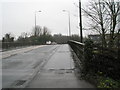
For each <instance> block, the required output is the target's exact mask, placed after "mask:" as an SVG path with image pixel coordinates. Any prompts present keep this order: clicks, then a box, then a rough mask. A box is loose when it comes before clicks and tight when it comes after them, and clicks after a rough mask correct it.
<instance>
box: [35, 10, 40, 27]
mask: <svg viewBox="0 0 120 90" xmlns="http://www.w3.org/2000/svg"><path fill="white" fill-rule="evenodd" d="M37 12H41V11H35V29H36V13H37Z"/></svg>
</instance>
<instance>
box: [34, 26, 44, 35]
mask: <svg viewBox="0 0 120 90" xmlns="http://www.w3.org/2000/svg"><path fill="white" fill-rule="evenodd" d="M41 34H42V28H41V27H40V26H38V25H37V26H36V27H35V28H34V29H33V36H40V35H41Z"/></svg>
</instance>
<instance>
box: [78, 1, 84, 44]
mask: <svg viewBox="0 0 120 90" xmlns="http://www.w3.org/2000/svg"><path fill="white" fill-rule="evenodd" d="M79 15H80V23H79V25H80V42H81V43H82V42H83V35H82V15H81V0H79Z"/></svg>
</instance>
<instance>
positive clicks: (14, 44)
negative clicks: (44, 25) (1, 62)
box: [0, 42, 39, 49]
mask: <svg viewBox="0 0 120 90" xmlns="http://www.w3.org/2000/svg"><path fill="white" fill-rule="evenodd" d="M38 44H39V43H25V42H21V43H20V42H1V43H0V45H1V48H2V49H9V48H16V47H22V46H31V45H38Z"/></svg>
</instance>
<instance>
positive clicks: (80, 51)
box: [68, 40, 85, 67]
mask: <svg viewBox="0 0 120 90" xmlns="http://www.w3.org/2000/svg"><path fill="white" fill-rule="evenodd" d="M68 44H69V45H70V46H71V48H72V49H73V51H74V52H75V54H76V55H77V57H78V58H79V60H77V64H78V65H79V67H81V65H80V64H81V62H83V61H84V46H85V45H84V44H83V43H80V42H77V41H73V40H69V41H68Z"/></svg>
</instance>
